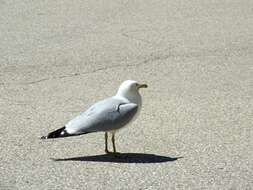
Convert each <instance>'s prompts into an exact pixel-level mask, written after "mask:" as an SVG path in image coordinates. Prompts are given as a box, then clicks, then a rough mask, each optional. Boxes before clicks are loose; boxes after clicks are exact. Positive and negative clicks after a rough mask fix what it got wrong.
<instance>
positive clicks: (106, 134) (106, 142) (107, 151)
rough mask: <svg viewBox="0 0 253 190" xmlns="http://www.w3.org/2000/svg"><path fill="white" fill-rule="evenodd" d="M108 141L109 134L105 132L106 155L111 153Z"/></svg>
mask: <svg viewBox="0 0 253 190" xmlns="http://www.w3.org/2000/svg"><path fill="white" fill-rule="evenodd" d="M107 139H108V133H107V132H105V153H106V154H108V153H110V152H109V150H108V141H107Z"/></svg>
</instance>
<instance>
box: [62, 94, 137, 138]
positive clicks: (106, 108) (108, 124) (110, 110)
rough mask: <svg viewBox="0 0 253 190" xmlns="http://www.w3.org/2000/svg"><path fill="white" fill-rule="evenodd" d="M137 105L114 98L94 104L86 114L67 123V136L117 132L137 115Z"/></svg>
mask: <svg viewBox="0 0 253 190" xmlns="http://www.w3.org/2000/svg"><path fill="white" fill-rule="evenodd" d="M137 109H138V105H137V104H134V103H130V102H127V101H123V100H120V99H116V98H108V99H105V100H103V101H101V102H98V103H96V104H94V105H93V106H92V107H90V108H89V109H88V110H87V111H86V112H84V113H83V114H81V115H79V116H78V117H76V118H74V119H73V120H71V121H70V122H68V123H67V125H65V126H66V131H67V133H68V134H82V133H89V132H98V131H111V130H117V129H119V128H121V127H123V126H124V125H126V124H127V123H128V122H129V121H130V120H131V119H132V118H133V117H134V115H135V114H136V113H137Z"/></svg>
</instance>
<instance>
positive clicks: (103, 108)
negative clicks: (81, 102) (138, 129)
mask: <svg viewBox="0 0 253 190" xmlns="http://www.w3.org/2000/svg"><path fill="white" fill-rule="evenodd" d="M147 87H148V86H147V85H146V84H139V83H137V82H136V81H133V80H127V81H124V82H123V83H122V84H121V85H120V87H119V89H118V92H117V94H116V95H115V96H112V97H110V98H107V99H104V100H102V101H99V102H97V103H95V104H94V105H93V106H91V107H90V108H89V109H88V110H87V111H85V112H83V113H82V114H80V115H79V116H77V117H76V118H74V119H72V120H71V121H69V122H68V123H67V124H66V125H65V126H64V127H62V128H60V129H57V130H55V131H53V132H51V133H49V134H48V135H47V136H43V137H41V138H42V139H50V138H60V137H68V136H76V135H83V134H87V133H92V132H105V152H106V153H110V152H109V150H108V143H107V140H108V133H111V135H112V139H111V140H112V145H113V153H116V146H115V133H116V132H117V131H118V130H119V129H121V128H122V127H124V126H126V125H127V124H129V123H130V122H132V121H133V120H134V119H135V118H136V117H137V116H138V114H139V112H140V110H141V106H142V98H141V95H140V93H139V89H140V88H147Z"/></svg>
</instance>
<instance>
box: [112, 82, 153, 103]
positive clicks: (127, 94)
mask: <svg viewBox="0 0 253 190" xmlns="http://www.w3.org/2000/svg"><path fill="white" fill-rule="evenodd" d="M147 87H148V85H146V84H139V83H137V82H136V81H133V80H126V81H124V82H123V83H122V84H121V85H120V87H119V90H118V92H117V95H116V96H120V97H124V98H126V99H128V100H129V101H131V102H134V103H136V104H141V96H140V93H139V89H140V88H147Z"/></svg>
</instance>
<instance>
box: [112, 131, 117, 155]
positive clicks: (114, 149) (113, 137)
mask: <svg viewBox="0 0 253 190" xmlns="http://www.w3.org/2000/svg"><path fill="white" fill-rule="evenodd" d="M112 146H113V153H116V152H117V151H116V146H115V133H113V134H112Z"/></svg>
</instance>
